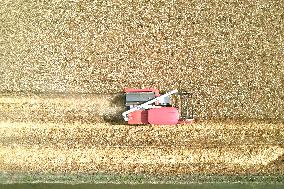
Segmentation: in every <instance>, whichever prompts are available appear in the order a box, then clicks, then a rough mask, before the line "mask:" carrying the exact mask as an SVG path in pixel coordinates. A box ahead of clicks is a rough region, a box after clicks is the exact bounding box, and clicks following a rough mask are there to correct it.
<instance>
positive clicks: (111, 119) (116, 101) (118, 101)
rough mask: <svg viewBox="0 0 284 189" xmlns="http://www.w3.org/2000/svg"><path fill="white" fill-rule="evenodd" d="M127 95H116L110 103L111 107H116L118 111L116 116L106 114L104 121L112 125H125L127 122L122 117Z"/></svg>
mask: <svg viewBox="0 0 284 189" xmlns="http://www.w3.org/2000/svg"><path fill="white" fill-rule="evenodd" d="M124 103H125V95H124V94H116V95H115V96H114V98H113V99H112V100H111V101H110V106H111V107H116V108H117V111H116V112H115V113H114V114H105V115H103V120H104V121H105V122H107V123H110V124H112V125H123V124H125V121H124V119H123V117H122V113H123V112H124V111H125V108H124Z"/></svg>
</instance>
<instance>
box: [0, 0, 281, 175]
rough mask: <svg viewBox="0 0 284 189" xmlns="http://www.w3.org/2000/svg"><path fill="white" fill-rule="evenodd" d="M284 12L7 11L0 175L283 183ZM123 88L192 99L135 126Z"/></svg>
mask: <svg viewBox="0 0 284 189" xmlns="http://www.w3.org/2000/svg"><path fill="white" fill-rule="evenodd" d="M283 12H284V4H283V2H282V1H278V0H268V1H261V0H260V1H249V0H243V1H231V0H226V1H222V0H216V1H210V0H209V1H201V0H193V1H184V0H177V1H152V0H150V1H147V0H145V1H144V0H143V1H138V0H135V1H131V2H130V1H126V0H122V1H89V0H82V1H81V0H80V1H61V0H51V1H16V0H2V1H1V2H0V20H1V22H0V138H1V139H0V172H1V174H4V173H7V172H8V173H10V172H11V173H16V172H20V173H58V174H68V173H87V174H90V175H92V174H95V173H116V174H129V173H135V174H149V175H179V174H181V175H182V174H217V175H247V174H256V175H261V174H265V175H273V174H277V175H283V173H284V166H283V158H284V157H283V154H284V145H283V139H284V133H283V130H284V122H283V121H284V111H283V110H284V90H283V88H284V80H283V79H284V64H283V62H284V46H283V44H284V41H283V39H284V24H283V22H284V15H283ZM125 87H134V88H144V87H154V88H157V89H159V90H161V91H169V90H172V89H179V90H183V91H188V92H193V93H194V96H195V99H196V100H195V116H196V118H197V121H196V122H195V123H194V124H193V125H180V126H171V127H169V126H150V125H146V126H129V125H126V124H125V123H124V122H123V121H122V120H121V112H122V111H123V110H124V109H123V96H121V94H120V93H121V92H122V91H123V88H125Z"/></svg>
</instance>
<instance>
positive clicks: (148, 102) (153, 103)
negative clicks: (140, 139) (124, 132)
mask: <svg viewBox="0 0 284 189" xmlns="http://www.w3.org/2000/svg"><path fill="white" fill-rule="evenodd" d="M124 93H125V106H126V108H127V111H125V112H123V113H122V116H123V118H124V120H125V121H127V122H128V124H153V125H176V124H191V123H192V122H193V119H194V106H193V104H194V99H193V95H192V93H188V92H178V90H173V91H170V92H168V93H165V94H160V93H159V90H157V89H153V88H149V89H129V88H127V89H125V90H124Z"/></svg>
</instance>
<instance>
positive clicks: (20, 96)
mask: <svg viewBox="0 0 284 189" xmlns="http://www.w3.org/2000/svg"><path fill="white" fill-rule="evenodd" d="M116 96H117V95H107V94H104V95H102V94H31V93H2V94H0V116H1V117H2V118H1V119H2V120H7V121H12V122H19V121H23V122H25V121H26V120H29V121H33V122H70V123H72V122H76V121H77V122H78V121H80V122H81V123H83V122H85V123H90V122H98V121H99V122H102V121H103V119H104V118H105V117H108V116H109V117H115V116H116V117H117V113H118V112H121V110H122V109H123V106H118V104H119V102H116V103H112V101H113V98H115V97H116ZM119 105H120V104H119Z"/></svg>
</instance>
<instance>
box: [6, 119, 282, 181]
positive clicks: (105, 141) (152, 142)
mask: <svg viewBox="0 0 284 189" xmlns="http://www.w3.org/2000/svg"><path fill="white" fill-rule="evenodd" d="M206 125H207V126H206ZM250 129H253V130H254V131H257V132H260V133H265V134H266V135H265V136H261V137H260V134H258V135H259V136H257V135H256V137H255V138H256V139H257V140H256V141H255V140H248V139H249V138H253V137H251V136H250V135H253V133H252V132H250ZM221 130H223V132H220V131H221ZM275 130H276V131H278V132H279V134H281V135H275V133H274V131H275ZM243 131H245V132H243ZM210 133H215V134H213V135H212V134H210ZM225 133H231V134H232V135H231V136H229V134H225ZM247 135H248V136H247ZM0 136H1V138H0V139H1V140H0V143H1V148H0V154H1V156H0V160H1V165H0V169H1V170H3V171H13V170H14V171H23V172H54V173H63V172H69V173H70V172H85V173H91V172H106V173H112V172H114V173H146V174H163V175H167V174H185V173H186V174H187V173H218V174H228V173H232V174H247V173H260V172H263V173H268V174H269V173H274V172H276V173H282V172H283V168H281V166H279V165H277V166H276V168H275V167H274V168H271V167H273V165H274V164H273V162H275V161H278V158H279V157H281V156H283V154H284V150H283V142H282V139H283V125H282V124H247V125H246V124H243V125H242V124H239V125H233V124H228V123H223V124H222V123H215V124H214V123H210V122H208V123H206V122H203V123H196V124H193V125H190V126H188V125H185V126H179V127H175V126H174V127H167V126H160V127H157V126H127V125H110V124H105V123H98V124H80V123H77V124H76V123H73V124H70V123H65V124H55V123H46V124H43V123H41V124H39V123H32V122H30V123H23V122H21V123H17V122H14V123H10V122H1V123H0ZM216 137H219V139H218V140H219V141H218V142H216ZM242 137H243V138H242ZM268 141H270V144H269V142H268ZM8 152H9V153H8ZM270 165H271V166H270ZM274 166H275V165H274Z"/></svg>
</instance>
